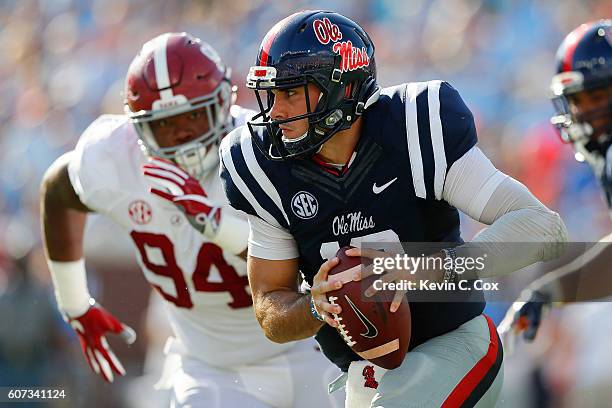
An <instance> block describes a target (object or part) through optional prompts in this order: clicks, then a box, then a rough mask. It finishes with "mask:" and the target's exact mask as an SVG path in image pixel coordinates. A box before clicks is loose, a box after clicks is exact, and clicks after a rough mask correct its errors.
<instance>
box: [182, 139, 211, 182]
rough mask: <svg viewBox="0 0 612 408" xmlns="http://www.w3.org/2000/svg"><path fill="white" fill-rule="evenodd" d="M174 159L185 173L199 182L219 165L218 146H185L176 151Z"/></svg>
mask: <svg viewBox="0 0 612 408" xmlns="http://www.w3.org/2000/svg"><path fill="white" fill-rule="evenodd" d="M174 159H175V161H176V164H178V165H179V166H181V168H183V169H184V170H185V171H186V172H187V173H189V174H190V175H191V176H193V177H195V178H196V179H199V180H201V179H202V178H204V177H205V176H206V174H207V173H208V172H210V171H211V170H213V169H214V168H215V167H216V166H217V165H218V164H219V145H218V144H217V143H215V144H213V145H209V146H201V145H200V146H195V147H194V146H185V147H184V148H182V149H179V150H177V151H176V155H175V158H174Z"/></svg>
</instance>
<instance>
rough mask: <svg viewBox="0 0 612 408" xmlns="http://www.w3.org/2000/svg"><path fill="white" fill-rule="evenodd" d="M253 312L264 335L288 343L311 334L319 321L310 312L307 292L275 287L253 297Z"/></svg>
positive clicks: (277, 341)
mask: <svg viewBox="0 0 612 408" xmlns="http://www.w3.org/2000/svg"><path fill="white" fill-rule="evenodd" d="M254 306H255V315H256V316H257V320H258V321H259V324H260V325H261V328H262V329H263V331H264V333H265V335H266V337H267V338H268V339H270V340H272V341H273V342H275V343H287V342H289V341H295V340H301V339H305V338H308V337H312V336H314V335H315V334H316V333H317V332H318V331H319V329H320V328H321V326H322V324H323V323H321V322H320V321H318V320H316V319H315V318H314V317H313V316H312V314H311V313H310V296H309V295H304V294H301V293H297V292H294V291H290V290H276V291H273V292H269V293H266V294H263V295H260V296H258V297H257V298H256V299H255V305H254Z"/></svg>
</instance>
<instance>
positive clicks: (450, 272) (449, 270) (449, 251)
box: [442, 248, 459, 283]
mask: <svg viewBox="0 0 612 408" xmlns="http://www.w3.org/2000/svg"><path fill="white" fill-rule="evenodd" d="M442 253H443V254H444V264H443V267H444V282H453V283H457V281H458V280H459V276H458V275H457V272H455V260H456V259H457V252H455V248H445V249H443V250H442ZM447 259H450V260H451V262H450V264H451V265H450V266H449V267H447V266H446V260H447Z"/></svg>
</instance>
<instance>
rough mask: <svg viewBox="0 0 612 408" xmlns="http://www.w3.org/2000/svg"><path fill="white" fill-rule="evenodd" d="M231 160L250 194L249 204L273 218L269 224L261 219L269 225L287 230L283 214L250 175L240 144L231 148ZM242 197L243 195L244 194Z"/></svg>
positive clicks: (287, 225)
mask: <svg viewBox="0 0 612 408" xmlns="http://www.w3.org/2000/svg"><path fill="white" fill-rule="evenodd" d="M231 158H232V162H233V164H234V167H235V169H236V174H237V176H238V177H239V178H240V179H241V180H242V181H243V182H244V184H245V186H248V187H247V188H248V190H249V192H250V194H251V197H250V200H249V201H251V204H252V205H254V206H255V207H257V205H258V206H259V207H261V208H262V209H263V210H264V211H265V212H266V213H267V214H268V215H269V216H272V217H273V219H274V222H270V220H269V219H266V218H263V219H264V220H265V221H267V222H268V223H269V224H272V225H276V226H281V227H283V228H286V229H288V228H289V223H288V222H287V221H286V220H285V218H284V217H283V213H282V212H281V211H280V209H279V208H278V207H277V206H276V204H275V203H274V201H273V199H272V198H271V197H270V196H269V195H268V194H266V192H265V191H264V189H263V188H262V186H261V184H260V183H261V181H260V180H259V179H257V178H256V177H255V175H254V174H253V173H251V171H250V169H249V167H248V165H247V162H246V158H245V157H244V154H243V151H242V145H241V144H237V145H235V146H232V149H231ZM243 195H245V194H244V192H243ZM252 200H254V201H256V203H257V205H256V204H255V203H253V201H252ZM258 212H259V211H258ZM268 218H269V217H268Z"/></svg>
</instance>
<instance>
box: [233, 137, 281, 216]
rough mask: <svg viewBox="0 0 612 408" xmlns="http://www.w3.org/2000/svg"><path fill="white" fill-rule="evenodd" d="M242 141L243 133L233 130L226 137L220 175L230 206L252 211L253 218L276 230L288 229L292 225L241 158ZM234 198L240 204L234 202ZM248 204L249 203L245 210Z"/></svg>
mask: <svg viewBox="0 0 612 408" xmlns="http://www.w3.org/2000/svg"><path fill="white" fill-rule="evenodd" d="M239 141H240V132H239V131H234V132H232V133H231V134H229V135H228V136H227V137H226V140H224V141H223V143H222V148H221V161H222V163H223V169H222V171H221V175H222V177H223V179H224V182H225V191H226V195H227V196H228V199H229V200H230V204H231V205H232V207H234V208H237V209H239V210H242V211H247V210H248V209H252V210H253V213H252V215H257V216H258V217H259V218H261V219H263V220H264V221H266V222H267V223H269V224H271V225H274V226H276V227H283V228H288V227H289V226H288V224H287V223H286V221H285V219H284V217H283V215H282V214H281V211H280V210H279V209H278V208H277V207H276V206H275V204H274V203H273V201H272V199H271V198H270V197H268V196H267V195H266V193H265V192H264V191H263V189H262V188H261V187H259V184H258V183H257V182H256V180H255V178H254V177H253V175H252V174H251V173H250V171H249V169H248V167H247V165H246V162H245V160H244V157H243V156H242V150H241V145H240V143H239ZM232 142H233V143H232ZM234 199H235V200H237V201H234ZM245 203H248V207H246V208H245ZM247 212H248V211H247Z"/></svg>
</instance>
